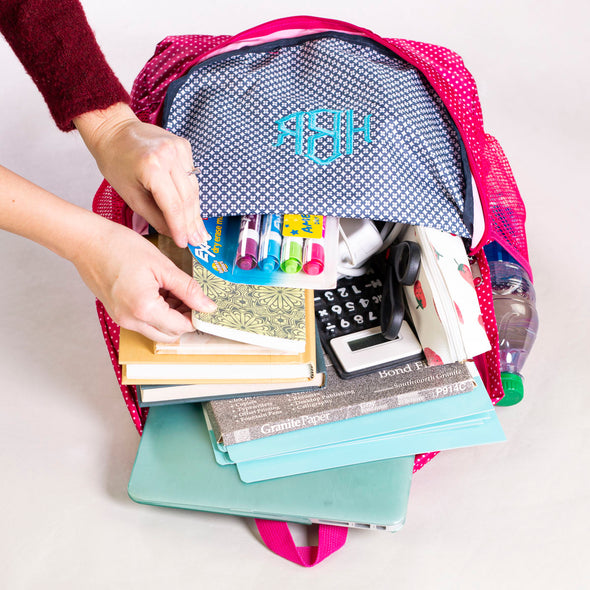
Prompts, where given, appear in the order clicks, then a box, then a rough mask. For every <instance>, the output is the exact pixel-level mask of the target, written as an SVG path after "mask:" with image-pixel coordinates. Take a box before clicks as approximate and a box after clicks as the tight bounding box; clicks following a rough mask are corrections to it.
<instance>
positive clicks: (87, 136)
mask: <svg viewBox="0 0 590 590" xmlns="http://www.w3.org/2000/svg"><path fill="white" fill-rule="evenodd" d="M74 124H75V125H76V127H77V128H78V130H79V132H80V135H81V136H82V138H83V139H84V142H85V143H86V145H87V146H88V149H89V150H90V152H91V153H92V155H93V156H94V158H95V159H96V162H97V164H98V167H99V169H100V171H101V173H102V174H103V176H104V177H105V178H106V179H107V180H108V181H109V183H110V184H111V185H112V186H113V188H114V189H115V190H116V191H117V192H118V193H119V195H121V197H122V198H123V199H124V200H125V202H126V203H127V204H128V205H129V206H130V207H131V209H133V211H135V212H136V213H138V214H139V215H141V216H142V217H143V218H144V219H145V220H146V221H148V222H149V223H150V224H151V225H152V227H154V228H155V229H156V230H157V231H158V232H159V233H162V234H165V235H168V236H170V237H172V239H173V240H174V242H175V243H176V244H177V245H178V246H179V247H181V248H184V247H186V245H187V243H191V244H194V245H197V244H201V243H203V242H205V241H206V240H207V239H208V235H207V232H206V230H205V226H204V225H203V221H202V219H201V211H200V206H199V184H198V181H197V179H196V177H195V176H194V174H189V172H190V171H191V170H192V169H193V167H194V164H193V158H192V152H191V147H190V144H189V142H188V141H187V140H185V139H183V138H181V137H178V136H176V135H174V134H172V133H170V132H169V131H166V130H165V129H161V128H160V127H157V126H156V125H151V124H149V123H143V122H141V121H140V120H139V119H138V118H137V117H136V116H135V114H134V113H133V111H132V110H131V109H130V108H129V107H128V106H127V105H125V104H123V103H118V104H115V105H113V106H111V107H109V108H108V109H105V110H102V111H92V112H89V113H85V114H83V115H81V116H79V117H76V118H75V119H74Z"/></svg>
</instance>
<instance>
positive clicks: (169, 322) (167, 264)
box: [72, 220, 216, 342]
mask: <svg viewBox="0 0 590 590" xmlns="http://www.w3.org/2000/svg"><path fill="white" fill-rule="evenodd" d="M101 221H102V220H101ZM105 221H106V220H105ZM99 225H100V227H97V232H96V233H95V234H94V235H92V234H89V235H88V241H87V242H86V244H85V245H84V246H83V247H82V248H81V249H80V251H79V252H78V253H77V254H76V255H75V256H74V257H73V258H72V262H73V263H74V265H75V266H76V269H77V270H78V272H79V274H80V276H81V277H82V279H83V280H84V282H85V283H86V285H88V287H89V288H90V290H91V291H92V292H93V293H94V294H95V295H96V297H97V298H98V299H99V300H100V301H101V302H102V303H103V305H104V306H105V308H106V310H107V312H108V313H109V315H110V316H111V317H112V318H113V320H114V321H115V322H116V323H117V324H119V325H120V326H123V327H124V328H128V329H130V330H135V331H137V332H140V333H141V334H143V335H144V336H147V337H148V338H151V339H152V340H155V341H158V342H171V341H174V340H176V339H177V338H178V337H179V336H180V335H181V334H183V333H185V332H191V331H193V330H194V328H193V326H192V323H191V319H190V310H191V309H197V310H199V311H204V312H213V311H215V309H216V306H215V304H214V303H213V301H211V300H210V299H209V298H208V297H207V296H206V295H205V294H204V293H203V291H202V289H201V287H200V286H199V284H198V283H197V281H195V280H194V279H193V278H192V277H190V276H189V275H187V274H186V273H184V272H183V271H182V270H180V269H179V268H178V267H177V266H176V265H175V264H174V263H173V262H171V261H170V260H169V259H168V258H167V257H166V256H164V255H163V254H162V253H161V252H160V251H159V250H158V248H156V247H155V246H154V245H153V244H151V243H150V242H149V241H148V240H147V239H146V238H143V237H141V236H140V235H139V234H137V233H135V232H134V231H133V230H131V229H128V228H126V227H124V226H121V225H118V224H115V223H112V222H106V224H103V223H100V224H99Z"/></svg>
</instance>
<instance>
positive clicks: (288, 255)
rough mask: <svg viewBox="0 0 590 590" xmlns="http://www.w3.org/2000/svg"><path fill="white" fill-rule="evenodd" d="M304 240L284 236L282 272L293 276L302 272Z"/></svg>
mask: <svg viewBox="0 0 590 590" xmlns="http://www.w3.org/2000/svg"><path fill="white" fill-rule="evenodd" d="M302 255H303V238H298V237H296V236H284V237H283V245H282V247H281V270H282V271H283V272H288V273H291V274H294V273H297V272H299V271H300V270H301V266H302Z"/></svg>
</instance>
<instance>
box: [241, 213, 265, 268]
mask: <svg viewBox="0 0 590 590" xmlns="http://www.w3.org/2000/svg"><path fill="white" fill-rule="evenodd" d="M260 218H261V215H258V214H252V215H242V220H241V221H240V234H239V236H238V251H237V253H236V264H237V265H238V267H239V268H241V269H242V270H251V269H253V268H255V267H256V264H257V263H258V242H259V240H260Z"/></svg>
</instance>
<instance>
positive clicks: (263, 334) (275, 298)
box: [192, 260, 306, 352]
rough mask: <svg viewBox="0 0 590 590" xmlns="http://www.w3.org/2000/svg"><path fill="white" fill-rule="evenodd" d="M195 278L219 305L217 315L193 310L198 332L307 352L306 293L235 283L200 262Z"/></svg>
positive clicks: (194, 272)
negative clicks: (209, 269)
mask: <svg viewBox="0 0 590 590" xmlns="http://www.w3.org/2000/svg"><path fill="white" fill-rule="evenodd" d="M193 277H194V278H195V279H196V280H197V282H198V283H199V284H200V285H201V287H202V288H203V291H204V292H205V294H206V295H207V296H208V297H210V298H211V299H213V301H215V303H216V304H217V311H216V312H215V313H201V312H198V311H196V310H193V314H192V318H193V325H194V326H195V328H197V329H198V330H201V331H203V332H207V333H209V334H216V335H218V336H222V337H224V338H230V339H233V340H239V341H242V342H249V343H251V344H257V345H259V346H268V347H269V348H277V349H281V350H287V351H292V352H303V351H304V350H305V334H306V331H305V315H306V314H305V289H297V288H292V287H273V286H262V285H244V284H240V283H231V282H229V281H226V280H224V279H222V278H220V277H218V276H216V275H214V274H213V273H211V272H209V271H208V270H207V269H206V268H204V267H203V266H202V265H201V264H200V263H199V262H198V261H197V260H194V261H193Z"/></svg>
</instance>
